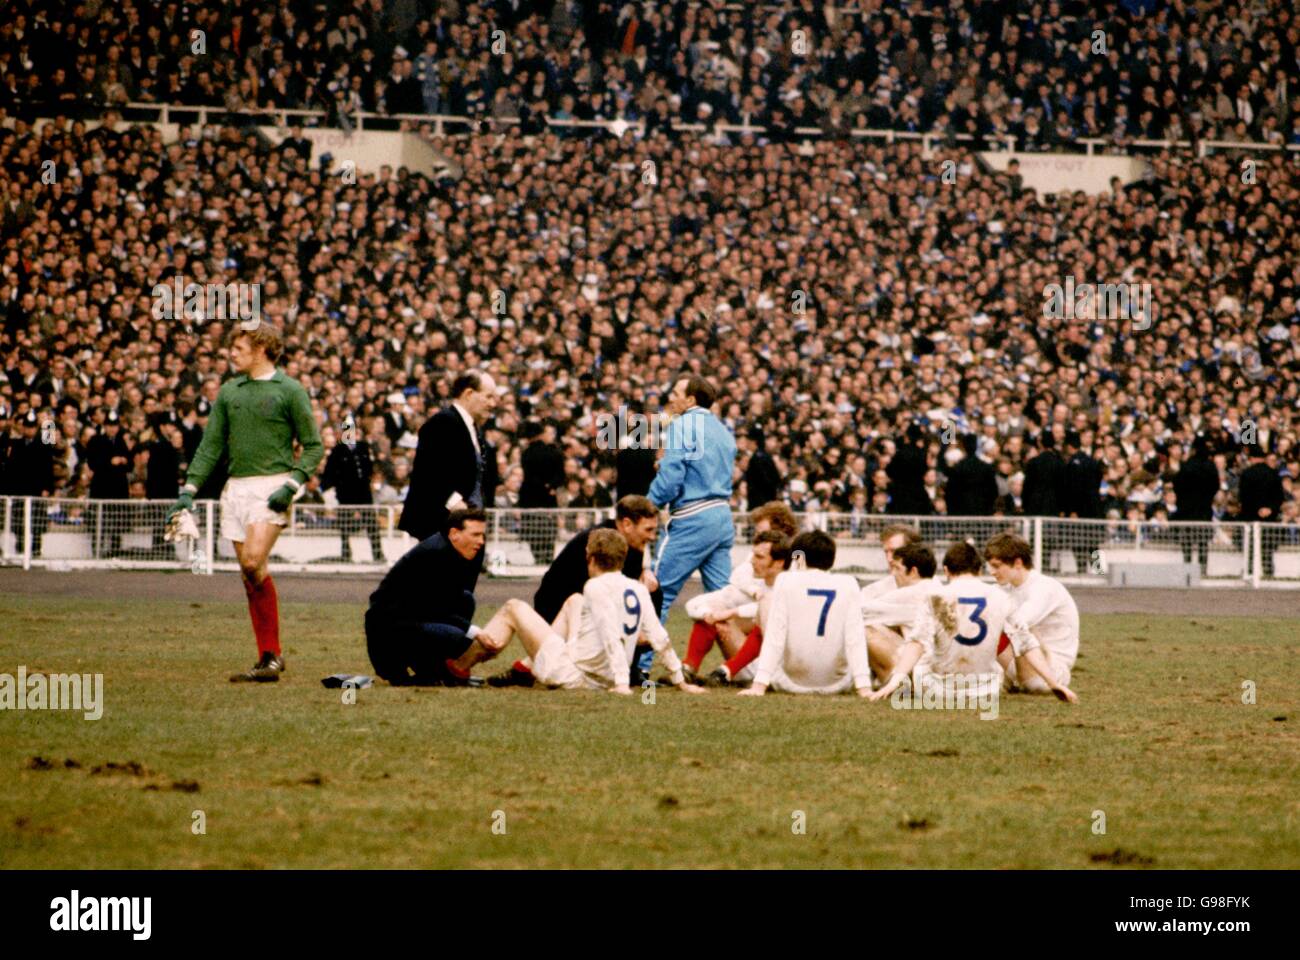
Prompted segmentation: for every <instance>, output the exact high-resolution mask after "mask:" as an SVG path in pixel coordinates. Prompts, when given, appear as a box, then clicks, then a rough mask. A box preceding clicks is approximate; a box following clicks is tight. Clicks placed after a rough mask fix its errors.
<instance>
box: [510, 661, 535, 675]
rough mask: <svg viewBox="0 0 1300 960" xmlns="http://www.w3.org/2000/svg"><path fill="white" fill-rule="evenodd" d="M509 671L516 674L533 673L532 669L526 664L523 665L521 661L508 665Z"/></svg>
mask: <svg viewBox="0 0 1300 960" xmlns="http://www.w3.org/2000/svg"><path fill="white" fill-rule="evenodd" d="M510 669H511V670H514V671H515V672H516V673H532V672H533V668H532V667H530V666H529V665H528V664H526V663H524V662H523V661H522V660H516V661H515V662H514V663H512V664H511V665H510Z"/></svg>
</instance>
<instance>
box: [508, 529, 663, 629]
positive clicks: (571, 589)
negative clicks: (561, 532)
mask: <svg viewBox="0 0 1300 960" xmlns="http://www.w3.org/2000/svg"><path fill="white" fill-rule="evenodd" d="M613 529H615V524H614V521H613V520H606V521H605V522H604V523H601V524H597V525H596V526H594V527H592V528H591V529H589V530H580V531H579V532H577V533H575V534H574V535H573V539H571V540H570V541H569V542H568V543H566V544H565V545H564V549H563V550H561V551H560V555H559V556H558V557H556V558H555V560H554V561H553V562H552V563H551V565H550V567H548V568H547V570H546V575H545V576H543V577H542V582H541V584H539V585H538V587H537V593H536V594H535V595H534V596H533V609H534V610H536V611H537V612H538V613H539V614H541V616H542V619H544V620H545V621H546V622H547V623H550V622H551V621H552V620H554V619H555V618H556V617H557V616H559V613H560V608H561V607H563V606H564V601H565V600H568V599H569V597H571V596H573V595H574V594H575V593H582V588H583V587H584V586H585V585H586V583H587V538H588V537H590V536H591V531H592V530H613ZM641 569H642V556H641V551H639V550H629V551H628V552H627V559H626V560H624V561H623V576H625V577H631V578H632V579H633V580H640V579H641ZM650 599H651V601H653V602H654V605H655V613H656V614H658V613H659V612H660V609H661V608H662V606H663V602H664V594H663V591H662V590H656V591H655V592H654V593H652V594H651V595H650Z"/></svg>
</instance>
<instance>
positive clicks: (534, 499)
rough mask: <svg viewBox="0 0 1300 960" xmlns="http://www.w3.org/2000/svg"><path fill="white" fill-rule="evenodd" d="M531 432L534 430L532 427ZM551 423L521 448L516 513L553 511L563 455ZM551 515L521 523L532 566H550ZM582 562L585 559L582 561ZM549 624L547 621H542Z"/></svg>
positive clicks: (552, 549)
mask: <svg viewBox="0 0 1300 960" xmlns="http://www.w3.org/2000/svg"><path fill="white" fill-rule="evenodd" d="M533 429H536V427H535V426H534V428H533ZM556 433H557V431H556V429H555V424H553V423H546V424H543V425H542V427H541V432H540V434H539V435H537V436H535V437H534V438H533V440H532V442H531V443H529V444H528V446H527V447H526V448H525V449H524V453H523V456H522V457H520V465H521V466H522V467H523V468H524V482H523V484H522V485H521V486H520V487H519V509H520V510H554V509H555V508H556V506H557V505H558V503H557V501H556V498H555V491H557V490H559V489H560V488H561V487H562V486H564V454H563V453H561V452H560V448H559V447H557V446H556V445H555V439H556ZM555 530H556V522H555V515H554V514H550V513H543V514H539V515H538V516H535V517H526V518H525V520H524V534H523V537H524V541H525V542H526V543H527V544H528V549H529V550H531V551H532V553H533V560H534V562H536V563H550V562H551V560H552V559H553V558H554V557H555ZM583 563H584V564H585V563H586V560H585V559H584V560H583ZM546 620H547V622H548V623H549V622H550V620H551V618H550V617H547V618H546Z"/></svg>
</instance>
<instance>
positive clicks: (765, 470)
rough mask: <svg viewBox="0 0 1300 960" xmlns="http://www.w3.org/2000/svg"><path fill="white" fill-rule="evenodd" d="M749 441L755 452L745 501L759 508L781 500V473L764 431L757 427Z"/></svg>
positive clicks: (747, 469)
mask: <svg viewBox="0 0 1300 960" xmlns="http://www.w3.org/2000/svg"><path fill="white" fill-rule="evenodd" d="M749 439H750V441H751V442H752V443H753V444H754V450H753V452H752V453H751V454H750V455H749V463H748V464H746V465H745V499H746V502H748V504H749V505H750V506H751V507H759V506H762V505H763V504H765V503H770V502H771V501H773V500H779V499H781V471H780V470H778V469H777V466H776V460H775V459H774V458H773V456H772V454H771V453H770V452H769V451H768V449H767V437H766V436H765V435H764V433H763V431H762V430H760V429H758V428H757V427H755V428H754V429H753V430H751V431H749ZM773 446H775V444H773ZM647 489H648V488H647Z"/></svg>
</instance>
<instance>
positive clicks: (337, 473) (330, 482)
mask: <svg viewBox="0 0 1300 960" xmlns="http://www.w3.org/2000/svg"><path fill="white" fill-rule="evenodd" d="M343 435H344V437H345V439H343V440H340V441H339V442H338V443H336V444H335V445H334V449H333V450H331V451H330V455H329V459H328V460H326V461H325V472H324V474H323V475H322V476H321V489H322V490H330V489H332V490H334V492H335V494H336V495H337V496H338V498H339V509H338V519H339V535H340V536H341V537H342V539H343V549H342V551H341V555H340V556H341V559H342V561H343V562H344V563H351V562H352V535H353V534H355V533H359V532H361V531H362V530H365V532H366V536H367V537H369V538H370V558H371V560H372V561H374V562H375V563H383V562H384V548H383V544H382V543H381V542H380V540H379V519H378V517H376V516H375V511H374V510H366V509H362V510H349V509H348V507H369V506H370V505H371V504H372V503H374V502H375V501H374V495H373V494H372V492H371V490H370V477H371V475H372V474H373V473H374V463H373V461H372V460H371V457H370V444H369V443H367V442H366V441H365V440H358V439H357V436H356V425H355V423H351V422H349V423H345V424H344V425H343Z"/></svg>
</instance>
